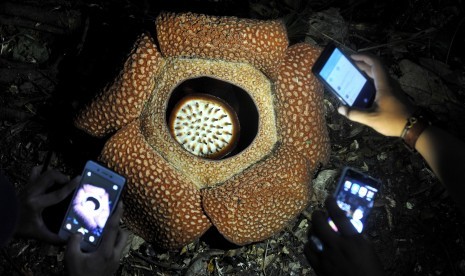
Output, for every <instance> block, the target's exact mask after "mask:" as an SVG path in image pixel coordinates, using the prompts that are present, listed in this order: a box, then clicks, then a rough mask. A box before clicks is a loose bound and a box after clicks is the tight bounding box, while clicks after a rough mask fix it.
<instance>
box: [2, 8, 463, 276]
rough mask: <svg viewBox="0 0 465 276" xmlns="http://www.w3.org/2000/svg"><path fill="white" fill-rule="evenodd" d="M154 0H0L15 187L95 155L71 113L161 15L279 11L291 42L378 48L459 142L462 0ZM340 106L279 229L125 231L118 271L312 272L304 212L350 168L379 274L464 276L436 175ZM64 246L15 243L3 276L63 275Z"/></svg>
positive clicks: (6, 154)
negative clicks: (373, 185)
mask: <svg viewBox="0 0 465 276" xmlns="http://www.w3.org/2000/svg"><path fill="white" fill-rule="evenodd" d="M150 2H154V3H155V2H161V1H145V0H139V1H130V0H126V1H125V0H118V1H100V2H97V1H82V0H81V1H70V0H44V1H39V0H19V1H11V2H3V3H2V4H0V45H1V47H0V106H1V109H0V166H1V169H2V170H3V171H4V172H5V174H6V175H7V176H8V178H9V179H10V180H11V181H12V182H13V183H14V184H15V186H16V187H17V189H18V190H21V189H22V188H23V187H24V185H25V184H26V183H27V181H28V175H29V172H30V170H31V168H32V167H33V166H35V165H38V164H41V163H42V162H43V160H44V159H45V156H47V154H48V153H50V152H51V153H53V155H52V159H51V166H52V167H53V168H55V169H58V170H60V171H62V172H64V173H66V174H69V175H72V176H74V175H77V174H79V173H80V171H81V169H82V166H83V164H84V163H85V161H86V160H87V159H95V158H97V156H98V153H99V152H100V150H101V148H102V146H103V144H104V141H103V140H99V139H95V138H91V137H88V136H87V135H85V134H84V133H82V132H80V131H79V130H77V129H75V128H74V127H73V125H72V118H73V116H74V115H75V114H76V112H77V111H78V110H79V109H80V108H81V107H82V106H83V104H85V103H86V102H87V101H89V100H90V99H91V98H92V97H93V96H94V95H95V94H96V93H97V92H98V91H100V90H101V89H102V88H103V87H104V85H105V84H106V83H108V82H109V81H111V80H112V78H113V77H114V76H115V75H116V74H117V73H118V71H119V69H120V68H121V67H120V66H121V63H122V61H123V60H124V58H125V55H127V53H128V52H129V49H130V47H131V45H132V44H133V42H134V40H135V38H136V37H137V35H138V34H140V33H141V32H143V31H149V32H152V33H153V32H154V19H155V18H156V16H157V14H158V13H159V12H160V11H161V10H168V11H193V12H198V13H206V14H215V15H234V16H238V17H248V18H258V19H275V18H283V19H284V21H285V23H286V25H287V26H288V31H289V37H290V40H291V43H296V42H299V41H307V42H310V43H314V44H317V45H320V46H324V45H325V44H326V43H327V42H329V41H335V42H336V43H339V44H341V45H343V46H344V47H346V49H347V50H348V51H361V52H370V53H373V54H375V55H378V56H380V57H381V58H382V59H383V61H384V63H385V65H386V67H387V68H388V69H389V72H390V74H391V75H392V77H393V78H394V79H397V80H398V81H399V82H400V84H401V86H402V88H403V89H404V90H405V91H406V92H407V93H408V94H409V95H410V96H411V98H412V99H413V100H414V101H415V102H416V103H417V104H418V105H420V106H423V107H427V108H428V109H429V110H431V111H432V113H433V114H434V115H435V117H436V119H437V124H438V125H439V126H441V127H443V128H445V129H447V130H448V131H450V132H451V133H453V134H455V135H456V136H458V137H459V138H461V139H465V120H464V119H465V116H464V115H465V105H464V103H465V70H464V62H465V60H464V58H463V57H464V55H463V52H462V50H463V49H465V23H464V21H465V19H464V18H465V17H464V8H463V5H462V4H463V3H462V1H460V0H449V1H439V0H436V1H425V0H406V1H404V0H391V1H368V0H352V1H323V0H316V1H315V0H310V1H299V0H281V1H279V0H274V1H265V0H249V1H247V0H242V1H230V0H224V1H201V0H192V1H170V2H172V3H171V4H164V5H161V4H152V3H150ZM167 2H168V1H167ZM337 106H338V103H337V101H336V99H335V98H334V97H332V96H331V95H330V94H329V93H325V107H326V121H327V126H328V130H329V133H330V139H331V149H332V152H331V159H330V162H329V163H328V164H327V165H325V166H324V167H323V168H322V169H321V170H320V172H319V174H318V175H317V176H316V177H315V179H314V180H313V183H312V184H313V186H314V189H315V194H314V196H313V198H312V201H311V203H310V205H309V206H308V208H307V209H306V210H305V211H304V212H303V213H302V214H301V215H299V216H298V217H297V218H296V219H295V220H294V221H293V222H292V223H291V224H290V225H289V226H288V227H287V228H286V229H285V230H283V231H282V232H280V233H278V234H276V235H275V236H273V237H271V238H269V239H267V240H265V241H263V242H259V243H255V244H251V245H247V246H242V247H237V246H236V247H232V246H229V245H220V244H216V243H214V242H211V241H210V239H209V238H208V235H207V236H206V237H204V238H202V239H200V240H199V241H197V242H195V243H192V244H190V245H188V246H186V247H185V248H183V249H182V250H180V251H177V252H166V251H162V250H159V249H157V248H155V247H153V246H152V245H150V244H148V243H146V242H144V241H143V240H142V239H141V238H139V237H137V236H135V235H131V236H130V239H129V241H128V244H127V247H126V250H125V253H124V257H123V258H122V260H121V265H120V268H119V270H118V273H117V275H314V272H313V270H312V268H311V267H310V265H309V264H308V262H307V260H306V258H305V256H304V255H303V245H304V244H305V243H306V241H307V232H308V229H309V227H310V225H311V220H310V218H311V213H312V211H313V210H318V209H321V208H322V207H323V205H322V201H323V199H324V198H325V197H326V195H328V194H330V193H332V191H333V190H334V186H335V183H336V180H337V177H338V175H339V173H340V170H341V168H342V167H344V166H346V165H349V166H352V167H355V168H358V169H360V170H363V171H365V172H367V173H368V174H370V175H372V176H375V177H377V178H379V179H381V180H382V182H383V187H382V190H381V193H380V194H379V197H378V199H377V201H376V205H375V208H374V210H373V212H372V214H371V217H370V218H369V222H368V226H367V228H366V235H367V237H368V238H369V239H370V240H371V241H372V242H373V244H374V246H375V248H376V251H377V252H378V254H379V256H380V259H381V260H382V263H383V264H384V267H385V270H386V272H387V274H388V275H465V227H464V224H465V223H464V222H465V221H464V217H463V215H462V214H461V213H459V211H458V210H457V208H456V206H455V205H454V203H453V202H452V201H451V199H450V197H449V196H448V194H447V192H446V190H445V189H444V187H443V186H442V185H441V183H440V182H439V181H438V180H437V178H436V177H435V176H434V174H433V173H432V171H431V170H430V169H429V168H428V166H427V165H426V164H425V163H424V161H423V160H422V158H421V157H420V156H419V155H418V154H415V153H412V152H410V151H409V150H408V149H407V148H406V147H405V146H404V145H403V143H402V142H401V141H400V140H399V139H395V138H386V137H383V136H381V135H379V134H377V133H376V132H374V131H373V130H371V129H369V128H367V127H364V126H361V125H359V124H356V123H351V122H350V121H348V120H347V119H345V118H343V117H342V116H340V115H339V114H338V113H337V111H336V109H337ZM212 235H213V234H212ZM64 250H65V248H64V247H62V246H52V245H48V244H45V243H42V242H39V241H34V240H25V239H18V238H16V239H14V240H12V241H11V243H10V244H9V245H8V247H6V248H5V249H2V250H1V253H2V254H1V255H0V275H60V274H62V273H63V271H64V270H65V268H64V262H63V258H64Z"/></svg>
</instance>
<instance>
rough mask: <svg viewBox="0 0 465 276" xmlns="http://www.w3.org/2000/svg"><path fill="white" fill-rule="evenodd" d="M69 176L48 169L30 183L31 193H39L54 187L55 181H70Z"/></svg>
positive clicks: (60, 182)
mask: <svg viewBox="0 0 465 276" xmlns="http://www.w3.org/2000/svg"><path fill="white" fill-rule="evenodd" d="M68 181H69V177H68V176H66V175H64V174H62V173H61V172H58V171H46V172H45V173H44V174H42V175H41V176H40V177H38V178H37V179H36V180H35V181H33V182H32V183H30V185H31V186H30V190H29V191H30V193H31V194H34V195H37V194H42V193H44V192H45V191H46V190H47V189H48V188H50V187H52V186H53V185H54V184H55V183H58V184H64V183H68Z"/></svg>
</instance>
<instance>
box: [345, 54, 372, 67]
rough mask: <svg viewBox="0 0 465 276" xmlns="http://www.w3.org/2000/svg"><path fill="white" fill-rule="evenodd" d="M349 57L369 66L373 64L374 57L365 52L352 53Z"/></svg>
mask: <svg viewBox="0 0 465 276" xmlns="http://www.w3.org/2000/svg"><path fill="white" fill-rule="evenodd" d="M350 57H351V58H352V59H353V60H355V61H361V62H364V63H366V64H367V65H369V66H370V67H371V66H373V65H374V63H375V59H373V58H372V57H371V56H369V55H366V54H353V55H350Z"/></svg>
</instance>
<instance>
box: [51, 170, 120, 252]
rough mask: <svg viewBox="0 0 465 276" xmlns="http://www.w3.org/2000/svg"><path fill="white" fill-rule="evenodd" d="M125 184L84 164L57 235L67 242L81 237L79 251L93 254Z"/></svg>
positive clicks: (117, 177) (112, 173)
mask: <svg viewBox="0 0 465 276" xmlns="http://www.w3.org/2000/svg"><path fill="white" fill-rule="evenodd" d="M125 182H126V180H125V178H124V177H123V176H121V175H119V174H117V173H115V172H113V171H112V170H110V169H108V168H105V167H103V166H101V165H99V164H97V163H95V162H93V161H88V162H87V163H86V166H85V167H84V171H83V173H82V177H81V182H80V183H79V186H78V187H77V188H76V191H75V192H74V195H73V198H72V200H71V203H70V205H69V207H68V211H67V212H66V215H65V218H64V220H63V223H62V225H61V227H60V230H59V233H58V235H59V236H60V237H61V238H62V239H68V238H69V237H70V236H71V235H72V234H74V233H78V232H79V233H81V234H82V235H83V239H82V241H81V248H82V249H83V250H84V251H94V250H95V249H96V248H97V247H98V246H99V244H100V241H101V236H102V233H103V230H104V228H105V224H106V222H107V220H108V218H109V217H110V215H111V214H112V213H113V211H114V209H115V208H116V206H117V204H118V201H119V199H120V196H121V193H122V190H123V188H124V184H125Z"/></svg>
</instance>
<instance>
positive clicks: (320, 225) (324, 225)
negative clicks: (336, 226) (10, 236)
mask: <svg viewBox="0 0 465 276" xmlns="http://www.w3.org/2000/svg"><path fill="white" fill-rule="evenodd" d="M312 232H313V233H314V235H315V236H316V237H317V238H318V239H319V240H320V241H321V242H322V243H323V247H326V246H331V245H332V244H333V243H334V242H335V241H337V239H338V238H339V234H338V233H336V232H334V231H333V229H332V228H331V226H329V223H328V216H326V215H325V214H324V213H323V212H319V211H315V212H313V215H312Z"/></svg>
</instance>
